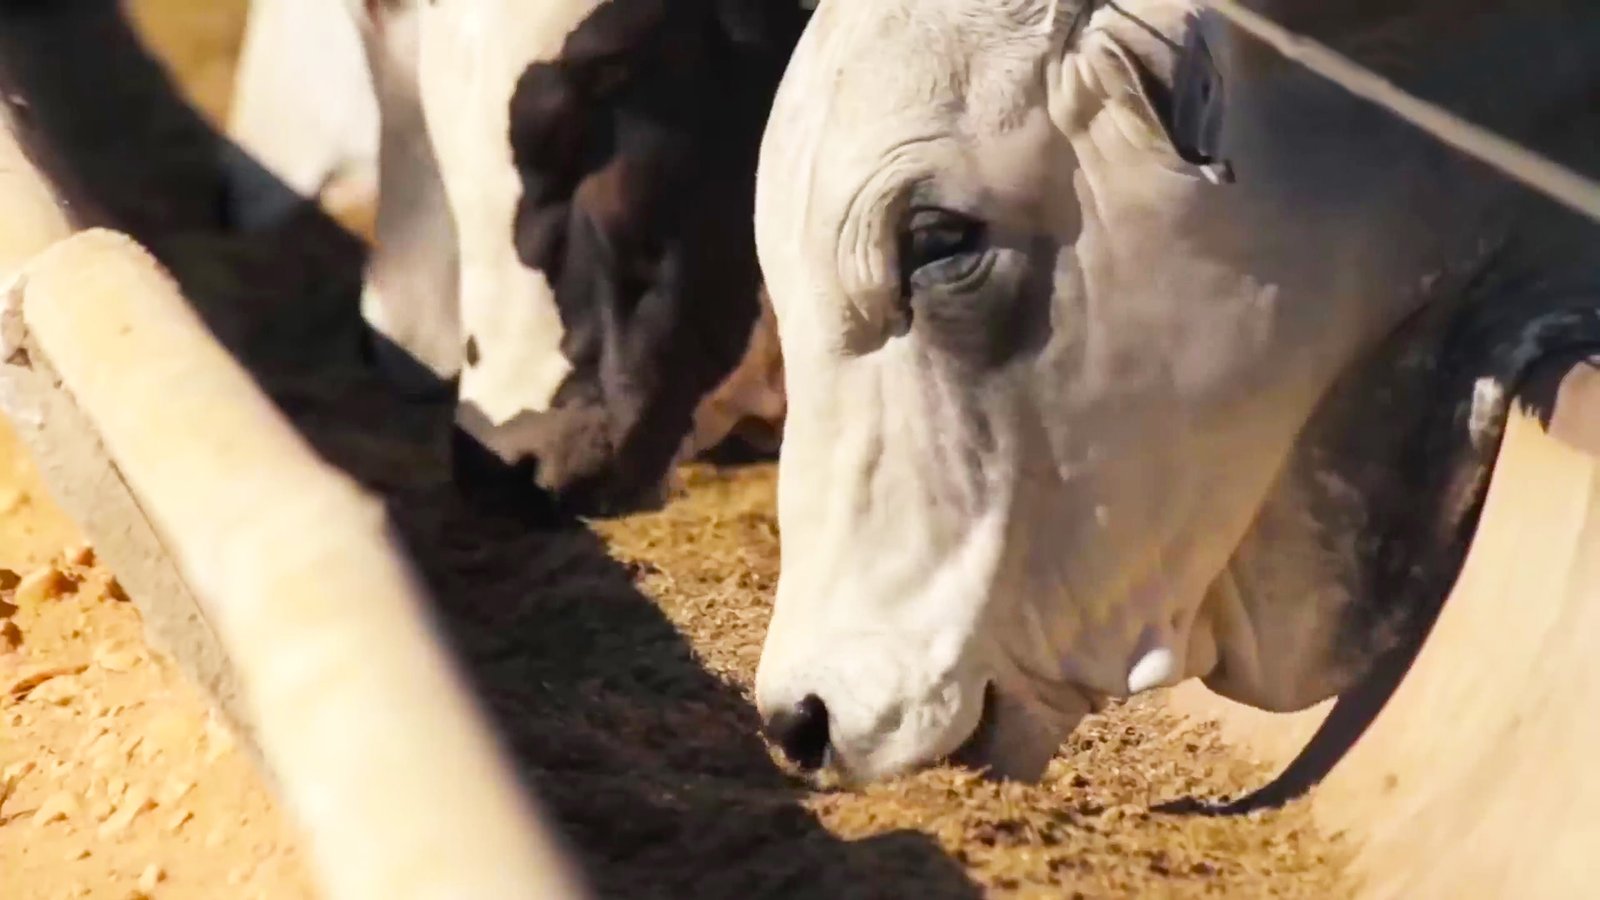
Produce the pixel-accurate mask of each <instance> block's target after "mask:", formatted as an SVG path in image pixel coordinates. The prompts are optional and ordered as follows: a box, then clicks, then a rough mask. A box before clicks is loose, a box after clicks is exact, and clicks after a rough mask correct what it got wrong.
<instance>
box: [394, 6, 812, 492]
mask: <svg viewBox="0 0 1600 900" xmlns="http://www.w3.org/2000/svg"><path fill="white" fill-rule="evenodd" d="M422 16H423V20H422V21H423V46H422V66H421V72H422V91H423V99H424V106H425V109H426V112H427V118H428V127H429V131H430V132H431V134H432V138H433V142H434V145H435V149H436V152H437V154H438V157H439V160H440V165H441V169H442V171H443V173H444V181H445V185H446V191H447V193H448V195H449V198H450V205H451V209H452V212H453V216H454V219H455V224H456V228H457V231H458V233H459V239H460V246H461V260H460V266H461V322H462V343H463V367H462V371H461V379H460V387H459V398H460V403H459V407H458V414H457V425H458V430H457V439H458V440H457V452H456V454H455V461H456V475H457V478H458V480H459V481H460V482H461V483H462V485H463V487H465V488H467V489H468V490H469V492H471V493H473V494H475V495H477V496H481V497H485V498H488V499H491V500H494V501H496V502H497V503H506V502H509V503H510V504H511V505H513V506H520V507H523V509H521V510H519V511H521V512H527V511H530V510H528V509H527V508H526V507H528V505H529V504H537V503H539V501H540V500H541V499H542V498H546V497H551V496H553V497H554V498H555V500H556V501H557V505H558V506H560V507H563V508H566V509H568V510H571V511H574V512H578V513H583V514H604V513H608V512H615V511H618V510H619V509H624V508H627V507H630V506H633V505H636V504H638V503H640V502H648V501H649V500H650V499H651V498H653V497H654V496H656V494H657V492H658V490H659V487H660V485H661V481H662V478H663V476H664V475H665V473H666V471H667V469H668V467H669V465H670V463H672V462H673V461H674V459H675V456H676V454H677V453H678V452H679V451H680V447H681V446H682V445H683V442H684V439H685V437H686V436H691V432H692V430H693V428H694V425H695V424H696V421H697V420H696V407H697V404H699V403H700V401H701V400H702V399H703V398H705V397H706V396H707V395H709V394H711V393H712V392H713V390H714V389H715V388H716V387H717V386H718V384H719V383H721V382H722V381H723V379H724V378H725V377H726V376H728V375H729V373H730V372H732V371H734V369H735V366H736V364H738V363H739V362H740V360H741V358H742V357H745V355H746V350H747V348H749V345H750V338H751V334H752V329H753V326H754V325H755V324H756V322H757V319H758V314H759V304H758V300H757V292H758V287H759V284H760V276H759V270H758V268H757V265H756V259H755V247H754V239H753V236H752V234H751V227H750V222H751V218H752V215H753V206H754V196H753V194H754V179H755V163H756V157H757V152H758V149H759V145H760V139H761V133H762V128H763V125H764V123H765V120H766V115H767V112H768V109H769V108H770V104H771V99H772V94H773V92H774V91H775V90H776V88H777V83H778V80H779V78H780V76H781V74H782V72H783V68H784V65H785V64H786V63H787V60H788V56H789V52H790V51H791V49H792V48H793V45H794V42H795V41H796V40H798V38H799V34H800V31H801V29H802V28H803V27H804V24H805V21H806V18H807V17H808V16H809V13H807V12H806V11H804V10H802V9H801V8H800V6H798V5H796V4H792V3H790V4H783V3H770V2H768V0H716V2H713V0H670V2H669V0H609V2H604V3H601V2H596V0H554V2H542V3H531V4H530V3H512V2H509V0H473V2H466V0H462V2H454V3H450V2H445V3H438V4H428V5H425V6H424V7H423V8H422ZM745 380H746V381H749V380H750V379H749V378H746V379H745ZM743 396H744V394H742V393H741V394H737V395H735V394H732V393H727V394H725V395H719V396H718V400H719V402H723V405H726V402H725V401H726V400H728V399H729V398H733V399H741V398H743ZM701 419H702V420H705V421H707V422H709V423H711V424H716V425H721V418H719V417H717V416H712V417H711V418H709V419H707V418H706V417H705V416H702V417H701ZM732 424H734V423H731V422H729V423H727V427H731V425H732ZM723 430H724V431H725V430H726V427H724V429H723ZM701 437H703V436H701Z"/></svg>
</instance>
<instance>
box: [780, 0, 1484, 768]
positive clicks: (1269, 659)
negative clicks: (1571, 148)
mask: <svg viewBox="0 0 1600 900" xmlns="http://www.w3.org/2000/svg"><path fill="white" fill-rule="evenodd" d="M1388 49H1390V50H1393V49H1395V48H1394V47H1393V46H1391V47H1389V48H1388ZM1461 171H1462V169H1461V165H1460V164H1459V163H1458V162H1456V161H1455V160H1453V159H1451V158H1450V157H1448V155H1446V154H1445V152H1444V151H1442V150H1439V149H1438V148H1437V147H1436V146H1435V145H1432V144H1430V143H1429V142H1428V141H1426V140H1425V139H1423V138H1420V137H1418V136H1417V135H1415V134H1414V133H1412V132H1410V131H1409V130H1408V129H1406V128H1405V127H1403V126H1399V125H1397V124H1395V123H1394V122H1393V121H1391V120H1389V119H1387V118H1386V117H1385V116H1384V114H1383V113H1381V112H1377V111H1373V110H1371V109H1369V108H1367V107H1365V106H1363V105H1361V104H1360V103H1358V102H1356V101H1353V100H1351V99H1350V98H1349V97H1348V96H1347V95H1344V94H1342V93H1341V92H1340V91H1339V89H1338V88H1335V87H1331V86H1329V85H1327V84H1325V83H1323V82H1321V81H1320V80H1318V79H1317V78H1315V77H1314V76H1311V75H1308V74H1306V73H1304V72H1303V71H1301V70H1299V69H1297V68H1295V67H1293V66H1292V65H1289V64H1287V63H1284V62H1282V61H1281V60H1279V59H1277V58H1276V57H1273V56H1271V55H1270V54H1269V53H1268V52H1266V51H1263V50H1261V49H1259V48H1258V47H1257V46H1256V45H1254V44H1253V43H1252V42H1250V41H1249V40H1248V39H1247V38H1245V37H1243V36H1240V35H1238V34H1237V32H1234V31H1232V30H1231V29H1228V28H1226V27H1224V26H1223V24H1222V23H1221V22H1220V21H1219V20H1217V19H1215V18H1213V17H1212V16H1211V15H1210V14H1205V15H1200V14H1197V13H1196V12H1195V11H1194V10H1193V9H1192V8H1190V6H1189V4H1185V3H1180V2H1172V0H1126V2H1122V3H1118V4H1098V8H1097V9H1093V10H1092V11H1091V9H1090V8H1089V7H1088V5H1087V4H1081V3H1078V2H1070V0H1059V2H1055V0H1012V2H999V0H838V2H825V3H823V4H822V6H821V8H820V10H819V11H818V13H817V17H816V18H815V19H814V20H813V22H812V24H811V27H810V29H809V30H808V32H807V34H806V35H805V37H804V38H803V39H802V41H801V44H800V47H799V48H798V50H797V51H796V55H795V57H794V59H793V61H792V62H791V66H790V69H789V72H788V74H787V75H786V76H785V80H784V83H783V85H782V87H781V88H780V91H779V95H778V99H777V101H776V104H775V107H774V110H773V114H772V117H771V120H770V122H769V125H768V132H767V137H766V140H765V143H764V145H763V150H762V159H761V166H760V170H759V179H758V188H757V244H758V248H759V252H760V258H761V262H762V266H763V271H764V274H765V275H766V277H767V282H768V285H769V289H770V291H771V294H772V298H773V302H774V305H775V308H776V311H777V316H778V320H779V331H780V334H781V338H782V344H783V352H784V357H785V365H786V367H787V386H788V400H789V418H788V421H787V425H786V431H785V435H784V447H783V450H782V459H781V470H780V486H779V498H778V502H779V516H780V524H781V528H782V541H783V548H782V549H783V573H782V578H781V582H780V584H779V587H778V595H777V600H776V608H775V611H774V615H773V618H772V622H771V626H770V632H769V634H768V636H767V641H766V646H765V649H764V652H763V655H762V659H761V665H760V670H759V674H758V677H757V685H756V691H757V699H758V703H759V705H760V707H761V709H762V712H763V714H764V715H765V717H766V718H767V720H768V724H769V729H770V730H771V732H772V733H774V734H775V736H776V737H777V738H778V740H779V742H780V743H782V744H783V745H785V747H786V749H787V750H788V751H789V753H790V755H791V756H792V757H794V758H796V759H797V760H798V761H799V762H800V763H802V764H803V765H814V764H819V763H821V762H822V761H824V760H825V759H831V760H832V761H833V762H834V764H835V765H836V766H837V767H838V768H839V769H841V770H843V771H844V772H845V773H846V774H847V775H850V776H854V777H856V778H860V779H869V778H874V777H879V776H884V775H887V774H892V773H895V772H900V771H904V770H906V769H908V768H911V767H914V766H917V765H921V764H925V763H928V762H930V761H933V760H935V759H938V758H941V757H944V756H947V755H951V754H955V755H956V756H957V757H958V758H971V759H972V760H974V761H977V762H983V763H987V764H990V765H992V766H993V767H994V769H995V770H997V771H999V772H1001V773H1009V774H1013V775H1018V776H1023V777H1030V776H1034V775H1036V774H1037V773H1038V772H1039V771H1041V770H1042V767H1043V765H1044V763H1045V762H1046V761H1047V760H1048V758H1049V756H1050V755H1051V754H1052V753H1053V751H1054V749H1055V747H1056V746H1057V745H1058V744H1059V741H1060V739H1061V737H1062V736H1063V734H1064V732H1065V730H1067V729H1068V728H1070V726H1071V724H1072V723H1074V722H1075V721H1076V720H1077V719H1078V718H1079V717H1080V716H1081V715H1082V714H1083V713H1084V712H1085V711H1086V710H1088V709H1090V708H1091V707H1092V706H1094V705H1095V704H1097V703H1098V702H1099V701H1100V700H1101V699H1103V698H1106V697H1121V696H1126V695H1128V694H1130V693H1136V692H1138V691H1140V690H1143V689H1145V688H1149V687H1152V686H1156V685H1160V684H1165V683H1171V682H1174V681H1177V680H1179V679H1182V678H1185V677H1188V676H1197V675H1198V676H1205V677H1206V678H1207V679H1208V683H1210V684H1211V685H1212V686H1213V687H1215V688H1218V689H1220V690H1223V691H1224V692H1225V693H1228V694H1230V695H1231V696H1234V697H1236V698H1239V699H1242V700H1246V701H1248V702H1251V703H1255V704H1257V705H1260V706H1266V707H1272V708H1295V707H1299V706H1303V705H1306V704H1308V703H1311V702H1314V701H1317V700H1320V699H1322V698H1324V697H1326V696H1327V695H1329V694H1330V693H1332V692H1335V691H1337V690H1339V689H1340V688H1341V687H1342V686H1343V685H1344V684H1346V683H1347V682H1348V680H1349V678H1351V677H1352V671H1351V666H1353V665H1354V662H1353V660H1352V658H1350V657H1347V656H1342V655H1341V654H1343V653H1345V651H1348V650H1349V649H1350V648H1349V647H1348V646H1346V645H1342V644H1341V641H1344V640H1346V638H1344V637H1341V636H1339V635H1338V634H1336V633H1335V632H1336V630H1337V629H1335V628H1334V627H1332V623H1333V622H1334V621H1335V618H1336V616H1337V615H1339V611H1340V610H1344V609H1346V608H1348V607H1349V606H1350V605H1351V604H1352V603H1353V602H1355V600H1356V599H1357V598H1356V595H1358V594H1363V593H1371V591H1370V590H1368V589H1369V588H1370V587H1371V584H1372V582H1370V581H1361V580H1360V579H1361V578H1363V577H1365V576H1366V575H1367V574H1369V573H1370V572H1372V571H1376V568H1375V567H1377V563H1376V562H1374V560H1376V559H1377V558H1378V557H1379V556H1383V554H1384V553H1388V551H1389V550H1392V549H1394V548H1393V546H1389V545H1384V547H1383V548H1382V549H1374V548H1375V547H1378V545H1379V544H1381V543H1382V542H1381V541H1380V540H1378V537H1381V536H1382V535H1389V534H1391V533H1395V534H1397V533H1398V532H1399V531H1401V530H1403V529H1402V528H1401V527H1400V525H1398V524H1394V523H1401V522H1411V523H1413V524H1415V523H1417V522H1420V521H1421V520H1420V519H1407V518H1406V516H1408V515H1410V510H1408V509H1405V508H1403V507H1404V506H1405V504H1408V503H1411V504H1415V505H1417V506H1418V507H1419V508H1420V507H1422V506H1424V505H1426V504H1424V503H1422V501H1421V499H1420V495H1413V496H1412V497H1411V498H1410V499H1403V498H1405V496H1406V495H1405V493H1404V491H1405V488H1404V487H1403V486H1402V485H1403V482H1399V483H1397V482H1394V481H1385V480H1384V479H1385V478H1391V477H1393V476H1392V473H1393V472H1395V471H1397V470H1399V469H1400V468H1403V467H1396V466H1389V463H1390V462H1392V461H1393V459H1394V458H1397V455H1398V453H1399V451H1398V449H1397V448H1398V447H1399V444H1400V443H1402V442H1403V441H1404V440H1409V435H1408V436H1406V437H1397V436H1395V435H1396V434H1398V433H1399V431H1400V428H1399V426H1398V425H1397V426H1395V428H1394V429H1393V430H1392V431H1386V430H1385V429H1384V428H1366V429H1365V431H1363V430H1361V429H1359V428H1352V429H1343V427H1342V424H1337V425H1336V424H1331V423H1333V422H1334V421H1335V420H1337V422H1338V423H1348V422H1350V421H1352V420H1360V421H1361V422H1364V423H1366V424H1368V425H1370V424H1371V422H1372V421H1378V422H1401V421H1406V418H1405V417H1406V416H1407V415H1409V413H1410V412H1412V411H1414V410H1415V409H1418V408H1421V407H1422V404H1423V403H1424V402H1425V401H1426V399H1427V397H1426V393H1425V391H1421V390H1419V391H1411V392H1409V393H1408V392H1406V391H1403V390H1394V391H1391V390H1389V389H1388V387H1386V386H1384V385H1381V384H1375V383H1373V382H1372V381H1367V380H1364V378H1365V376H1363V375H1362V374H1361V372H1363V371H1366V369H1364V368H1363V367H1362V366H1356V365H1355V362H1356V361H1357V360H1358V359H1360V358H1363V357H1364V356H1369V355H1371V354H1372V353H1377V354H1378V355H1380V356H1383V355H1384V354H1389V355H1388V356H1385V357H1384V358H1385V360H1386V361H1385V362H1384V363H1383V364H1382V365H1380V366H1379V367H1378V368H1379V369H1382V370H1384V371H1395V372H1402V373H1404V372H1407V371H1410V369H1407V368H1406V367H1407V366H1408V365H1410V366H1411V368H1412V369H1417V368H1419V366H1418V365H1417V364H1416V362H1415V360H1412V361H1411V362H1408V360H1409V359H1410V357H1407V356H1405V355H1404V354H1398V355H1396V354H1392V353H1390V351H1388V350H1385V349H1382V348H1384V347H1387V346H1388V344H1389V341H1388V339H1389V337H1390V336H1391V335H1393V334H1396V333H1398V332H1397V330H1396V329H1397V327H1398V325H1399V324H1400V323H1401V322H1402V321H1403V320H1406V318H1407V315H1408V313H1411V312H1413V311H1415V310H1417V309H1419V308H1422V307H1423V306H1424V305H1425V304H1424V296H1425V295H1426V294H1427V293H1428V291H1429V290H1430V289H1431V287H1433V286H1436V285H1438V284H1442V283H1444V282H1448V281H1451V279H1453V278H1455V277H1456V276H1457V275H1461V276H1462V277H1463V278H1465V277H1467V274H1470V273H1469V272H1467V271H1466V270H1470V269H1471V266H1472V261H1471V260H1463V262H1464V263H1465V266H1464V268H1463V271H1459V272H1458V271H1455V270H1451V271H1446V267H1444V266H1442V265H1440V261H1441V260H1443V259H1445V258H1446V256H1447V255H1448V254H1454V253H1455V252H1456V251H1457V250H1459V248H1461V247H1463V246H1467V247H1470V246H1472V241H1471V240H1469V237H1470V236H1471V235H1472V234H1475V233H1476V232H1475V231H1474V229H1476V228H1477V226H1478V224H1480V222H1479V221H1478V220H1477V219H1475V217H1474V212H1475V211H1476V210H1477V207H1470V206H1468V205H1467V202H1466V201H1464V200H1463V201H1459V208H1456V207H1451V205H1450V204H1452V203H1457V202H1458V201H1457V200H1456V199H1454V198H1453V195H1452V192H1451V190H1450V189H1449V185H1451V184H1452V183H1454V184H1457V185H1459V184H1461V183H1462V182H1461V181H1460V180H1459V178H1458V176H1460V173H1461ZM1451 179H1457V180H1456V181H1454V182H1452V181H1451ZM1467 193H1469V194H1470V193H1471V192H1470V191H1469V192H1467ZM1444 209H1456V211H1459V212H1461V213H1462V215H1460V216H1455V217H1451V216H1450V215H1448V214H1446V215H1434V214H1435V213H1438V212H1439V211H1440V210H1444ZM1407 327H1408V328H1411V327H1413V323H1410V322H1409V321H1408V322H1407ZM1416 327H1418V328H1421V327H1423V326H1420V325H1418V326H1416ZM1421 368H1427V366H1421ZM1358 370H1361V371H1358ZM1429 371H1432V370H1431V369H1429ZM1397 377H1398V376H1397ZM1419 377H1420V376H1419ZM1401 380H1404V379H1401ZM1418 383H1420V382H1418ZM1419 398H1421V399H1419ZM1408 404H1410V405H1408ZM1452 412H1453V410H1452ZM1363 427H1365V426H1363ZM1363 434H1366V435H1370V437H1362V436H1361V435H1363ZM1351 435H1356V437H1354V438H1352V437H1351ZM1463 440H1464V439H1463ZM1324 451H1326V454H1327V457H1329V458H1331V457H1337V459H1336V461H1332V462H1330V461H1329V458H1325V456H1324V455H1323V454H1324ZM1415 461H1416V460H1415V459H1413V460H1412V462H1415ZM1421 471H1424V472H1426V468H1425V467H1424V468H1423V470H1421ZM1419 477H1424V476H1419ZM1386 492H1387V493H1386ZM1429 496H1432V495H1429ZM1440 496H1443V491H1441V492H1440ZM1375 497H1376V498H1378V499H1377V500H1376V501H1375V500H1374V498H1375ZM1386 498H1392V499H1395V500H1396V504H1397V505H1394V506H1392V507H1391V506H1384V505H1383V504H1384V503H1387V502H1389V499H1386ZM1374 503H1377V504H1378V505H1377V506H1375V505H1374ZM1384 517H1388V518H1384ZM1379 519H1382V521H1379ZM1363 522H1366V523H1367V524H1368V525H1370V527H1371V528H1372V529H1373V535H1374V537H1373V539H1372V540H1370V541H1367V542H1365V543H1363V538H1362V528H1363V527H1364V526H1363V524H1362V523H1363ZM1329 523H1334V524H1329ZM1391 524H1394V528H1392V529H1390V531H1382V529H1381V528H1380V526H1383V527H1384V528H1387V527H1389V525H1391ZM1406 527H1410V526H1409V525H1408V526H1406ZM1418 527H1421V526H1420V525H1419V526H1418ZM1385 540H1387V538H1385ZM1369 544H1370V545H1371V546H1369ZM1389 557H1394V558H1401V559H1403V558H1404V557H1403V555H1398V554H1393V553H1389V556H1388V557H1385V559H1388V558H1389ZM1368 563H1372V565H1370V566H1369V565H1368ZM1396 577H1397V578H1403V577H1404V575H1403V573H1402V574H1401V575H1399V576H1396ZM1379 593H1382V592H1381V591H1379ZM980 723H984V724H983V727H981V728H980Z"/></svg>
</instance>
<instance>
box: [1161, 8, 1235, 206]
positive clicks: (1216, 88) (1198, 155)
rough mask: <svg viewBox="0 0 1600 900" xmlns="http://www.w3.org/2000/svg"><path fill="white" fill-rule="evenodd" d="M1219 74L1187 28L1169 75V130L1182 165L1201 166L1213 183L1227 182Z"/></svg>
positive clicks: (1201, 39)
mask: <svg viewBox="0 0 1600 900" xmlns="http://www.w3.org/2000/svg"><path fill="white" fill-rule="evenodd" d="M1223 106H1224V94H1223V90H1222V74H1221V73H1220V72H1219V71H1218V70H1217V66H1216V61H1215V60H1214V59H1213V58H1212V56H1211V48H1209V47H1208V46H1206V42H1205V36H1204V35H1203V34H1201V32H1200V29H1198V28H1190V29H1189V33H1188V36H1187V37H1186V38H1185V40H1184V46H1183V54H1182V55H1181V56H1180V57H1179V58H1178V64H1177V66H1176V67H1175V68H1174V70H1173V73H1172V108H1171V111H1170V113H1169V116H1168V118H1169V120H1170V126H1169V130H1170V133H1171V135H1172V139H1173V146H1174V147H1176V148H1177V150H1178V155H1179V156H1182V157H1183V159H1184V161H1185V162H1189V163H1192V164H1194V165H1197V166H1200V167H1202V169H1204V170H1206V171H1207V173H1208V175H1209V176H1214V178H1213V180H1231V178H1232V172H1231V171H1229V169H1228V165H1227V162H1226V161H1225V160H1223V159H1222V148H1221V143H1222V113H1223Z"/></svg>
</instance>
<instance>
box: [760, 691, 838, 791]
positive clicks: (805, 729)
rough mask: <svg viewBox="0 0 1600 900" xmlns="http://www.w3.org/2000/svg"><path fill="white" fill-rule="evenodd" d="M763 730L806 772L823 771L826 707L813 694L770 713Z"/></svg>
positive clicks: (825, 742) (826, 749)
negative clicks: (792, 704)
mask: <svg viewBox="0 0 1600 900" xmlns="http://www.w3.org/2000/svg"><path fill="white" fill-rule="evenodd" d="M766 731H767V736H768V737H769V738H771V739H772V742H773V743H775V744H777V745H778V748H779V749H780V750H782V751H783V755H784V756H787V757H788V758H789V761H790V762H793V763H794V764H795V765H797V766H799V767H800V768H801V769H803V770H805V771H807V772H812V771H816V770H817V769H820V768H822V764H823V763H824V762H826V760H827V755H828V707H827V705H826V704H824V703H823V702H822V698H821V697H818V696H817V695H816V694H807V695H806V698H805V699H804V700H801V701H800V702H799V703H796V704H795V705H794V706H793V707H791V708H789V709H786V710H781V711H779V712H777V713H775V714H773V715H772V716H771V717H770V718H768V719H767V723H766Z"/></svg>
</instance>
